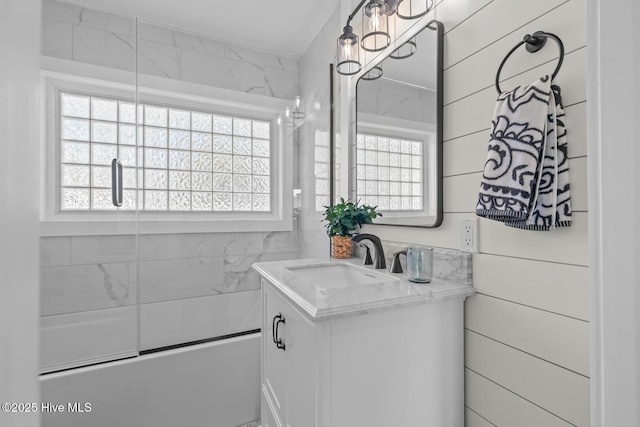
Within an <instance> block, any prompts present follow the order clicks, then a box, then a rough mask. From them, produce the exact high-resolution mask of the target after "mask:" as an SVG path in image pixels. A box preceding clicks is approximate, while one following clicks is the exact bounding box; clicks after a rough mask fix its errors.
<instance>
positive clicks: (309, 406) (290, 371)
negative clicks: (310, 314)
mask: <svg viewBox="0 0 640 427" xmlns="http://www.w3.org/2000/svg"><path fill="white" fill-rule="evenodd" d="M283 308H284V314H285V319H286V324H285V325H284V332H285V333H284V337H285V338H284V339H285V345H286V351H285V361H286V363H285V373H284V375H285V378H286V381H285V384H286V394H287V398H286V403H285V420H284V422H285V424H286V426H287V427H311V426H315V425H316V344H315V343H316V327H315V324H313V323H312V322H310V321H308V320H307V319H306V318H305V317H304V316H303V315H302V314H300V313H299V312H298V311H297V310H296V309H295V308H293V306H291V305H290V304H289V303H287V302H283Z"/></svg>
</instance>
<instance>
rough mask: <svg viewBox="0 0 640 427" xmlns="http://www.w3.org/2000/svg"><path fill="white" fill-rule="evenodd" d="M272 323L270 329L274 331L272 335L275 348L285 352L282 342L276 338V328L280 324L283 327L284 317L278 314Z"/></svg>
mask: <svg viewBox="0 0 640 427" xmlns="http://www.w3.org/2000/svg"><path fill="white" fill-rule="evenodd" d="M273 321H274V324H273V325H272V327H273V329H274V330H275V332H274V333H273V342H275V343H276V347H278V348H279V349H282V350H286V346H285V344H284V341H283V340H282V338H280V337H279V336H278V326H280V323H282V324H283V325H284V324H285V319H284V316H283V315H282V313H278V315H277V316H275V317H274V318H273Z"/></svg>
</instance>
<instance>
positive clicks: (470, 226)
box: [460, 218, 478, 254]
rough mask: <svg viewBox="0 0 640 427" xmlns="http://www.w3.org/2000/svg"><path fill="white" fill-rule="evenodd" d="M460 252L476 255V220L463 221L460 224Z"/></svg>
mask: <svg viewBox="0 0 640 427" xmlns="http://www.w3.org/2000/svg"><path fill="white" fill-rule="evenodd" d="M460 250H461V251H462V252H470V253H474V254H477V253H478V219H477V218H471V219H463V220H462V221H461V222H460Z"/></svg>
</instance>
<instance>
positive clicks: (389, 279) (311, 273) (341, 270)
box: [287, 262, 399, 289]
mask: <svg viewBox="0 0 640 427" xmlns="http://www.w3.org/2000/svg"><path fill="white" fill-rule="evenodd" d="M287 269H288V270H289V271H291V273H292V274H293V275H294V276H295V278H296V279H300V280H304V281H305V282H309V283H313V284H317V285H318V286H319V287H321V288H323V289H331V288H347V287H354V286H366V285H377V284H382V283H394V282H399V279H398V278H396V277H393V276H390V275H388V274H385V273H382V272H379V271H377V270H372V269H368V268H364V267H360V266H357V265H353V264H348V263H336V262H331V263H323V264H312V265H305V266H291V267H287Z"/></svg>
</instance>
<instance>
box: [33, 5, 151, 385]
mask: <svg viewBox="0 0 640 427" xmlns="http://www.w3.org/2000/svg"><path fill="white" fill-rule="evenodd" d="M42 28H43V46H42V55H43V59H42V77H43V91H44V100H45V101H44V102H45V104H46V108H44V109H43V114H44V115H45V116H44V117H43V122H44V123H45V126H46V132H45V138H44V141H43V144H42V147H43V148H42V150H43V153H42V154H43V155H42V156H41V157H42V158H43V159H44V161H43V167H42V170H41V171H40V173H41V176H42V179H41V183H42V185H41V187H42V198H41V200H42V207H41V209H42V222H41V230H42V231H41V242H40V243H41V258H40V266H41V297H40V310H41V334H40V340H41V345H40V369H41V372H42V373H47V372H55V371H59V370H63V369H69V368H75V367H80V366H86V365H91V364H95V363H100V362H105V361H111V360H117V359H122V358H127V357H131V356H136V355H138V354H139V321H138V317H139V316H138V312H139V309H138V301H139V298H138V206H139V194H138V187H139V186H138V179H139V177H138V172H137V171H138V164H139V154H138V152H139V149H138V145H139V138H138V134H139V132H140V131H141V130H139V129H138V126H139V123H140V121H139V118H140V114H139V111H140V110H139V108H138V106H137V91H136V83H137V82H136V71H137V70H136V66H137V63H136V48H137V46H136V21H135V19H131V18H127V17H122V16H117V15H113V14H108V13H103V12H99V11H96V10H89V9H85V8H82V7H79V6H76V5H73V4H69V3H63V2H58V1H56V0H44V1H43V27H42Z"/></svg>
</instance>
